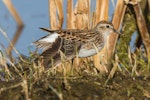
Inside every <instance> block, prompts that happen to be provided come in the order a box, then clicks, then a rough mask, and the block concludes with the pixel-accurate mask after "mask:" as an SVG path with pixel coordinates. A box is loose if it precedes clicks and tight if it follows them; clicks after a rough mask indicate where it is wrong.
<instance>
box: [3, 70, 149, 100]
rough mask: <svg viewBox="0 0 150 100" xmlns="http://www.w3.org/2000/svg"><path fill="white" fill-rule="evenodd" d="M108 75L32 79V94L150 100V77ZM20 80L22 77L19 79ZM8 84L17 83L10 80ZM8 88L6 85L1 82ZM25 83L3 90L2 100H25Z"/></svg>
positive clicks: (69, 99)
mask: <svg viewBox="0 0 150 100" xmlns="http://www.w3.org/2000/svg"><path fill="white" fill-rule="evenodd" d="M106 80H107V76H82V77H66V78H63V77H62V78H61V77H53V78H52V77H49V78H48V77H47V78H44V77H43V78H41V80H38V81H36V82H33V83H32V82H29V81H31V80H28V82H29V83H28V85H27V86H28V96H29V98H31V99H32V100H59V99H63V100H138V99H140V100H149V99H150V78H147V77H142V76H141V77H134V78H133V77H131V76H127V75H123V74H121V73H119V72H117V73H116V75H115V77H114V78H113V79H111V80H109V81H108V82H107V84H106ZM17 82H18V83H19V80H18V81H17ZM20 82H21V81H20ZM6 84H8V85H10V84H14V82H12V83H8V82H6ZM0 85H1V87H4V84H3V85H2V84H0ZM26 98H27V95H26V93H25V91H23V87H22V86H19V85H18V86H17V87H14V88H11V89H7V90H5V91H2V92H1V94H0V100H9V99H11V100H24V99H26Z"/></svg>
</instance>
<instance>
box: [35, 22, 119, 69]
mask: <svg viewBox="0 0 150 100" xmlns="http://www.w3.org/2000/svg"><path fill="white" fill-rule="evenodd" d="M40 29H42V30H44V31H46V32H49V34H48V35H47V36H44V37H42V38H40V39H39V40H37V41H35V42H33V43H34V44H35V45H36V46H37V48H42V49H43V52H42V54H41V55H40V57H43V64H44V66H45V67H48V66H51V65H52V62H53V64H54V66H56V65H58V64H60V63H61V60H62V57H63V59H66V60H71V59H73V58H74V57H75V56H78V57H81V58H83V57H89V56H93V55H95V54H97V52H99V51H100V50H101V49H102V48H103V47H104V45H105V43H106V41H107V37H108V35H109V34H110V33H112V32H115V33H118V34H120V33H119V32H118V31H117V30H115V29H114V27H113V25H112V24H111V23H109V22H107V21H100V22H99V23H98V24H97V25H96V27H95V28H93V29H91V30H78V29H68V30H51V29H46V28H40ZM38 59H39V58H37V59H36V60H35V62H37V61H38Z"/></svg>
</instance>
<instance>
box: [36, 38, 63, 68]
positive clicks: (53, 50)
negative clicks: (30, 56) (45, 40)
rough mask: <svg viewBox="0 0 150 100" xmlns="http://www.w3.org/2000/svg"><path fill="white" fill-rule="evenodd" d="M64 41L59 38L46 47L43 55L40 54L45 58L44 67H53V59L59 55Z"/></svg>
mask: <svg viewBox="0 0 150 100" xmlns="http://www.w3.org/2000/svg"><path fill="white" fill-rule="evenodd" d="M61 42H62V39H61V38H60V37H58V38H57V39H56V40H55V42H54V43H50V45H49V46H47V47H44V48H45V50H44V51H43V52H42V54H40V57H42V58H43V65H44V66H49V65H51V62H52V61H53V58H54V57H55V56H56V55H58V53H59V50H60V48H61V46H62V44H61ZM38 60H39V58H37V59H36V60H35V62H36V63H37V61H38Z"/></svg>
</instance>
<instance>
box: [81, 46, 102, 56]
mask: <svg viewBox="0 0 150 100" xmlns="http://www.w3.org/2000/svg"><path fill="white" fill-rule="evenodd" d="M102 48H103V46H100V47H98V48H97V50H98V52H99V51H100V50H101V49H102ZM97 50H96V49H95V48H94V49H89V50H87V49H84V48H81V49H80V50H79V53H78V57H80V58H84V57H89V56H93V55H95V54H97V53H98V52H97Z"/></svg>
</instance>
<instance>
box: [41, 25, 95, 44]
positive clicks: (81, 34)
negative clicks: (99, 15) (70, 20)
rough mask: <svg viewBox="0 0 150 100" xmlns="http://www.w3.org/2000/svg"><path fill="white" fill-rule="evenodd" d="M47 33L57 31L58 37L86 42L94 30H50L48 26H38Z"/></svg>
mask: <svg viewBox="0 0 150 100" xmlns="http://www.w3.org/2000/svg"><path fill="white" fill-rule="evenodd" d="M40 29H42V30H44V31H46V32H49V33H52V34H54V33H57V34H59V36H60V37H62V38H64V39H73V40H76V41H80V42H86V41H87V40H88V39H90V38H91V37H92V36H93V35H94V34H95V33H96V31H94V30H79V29H67V30H65V29H61V30H51V29H48V28H40Z"/></svg>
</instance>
